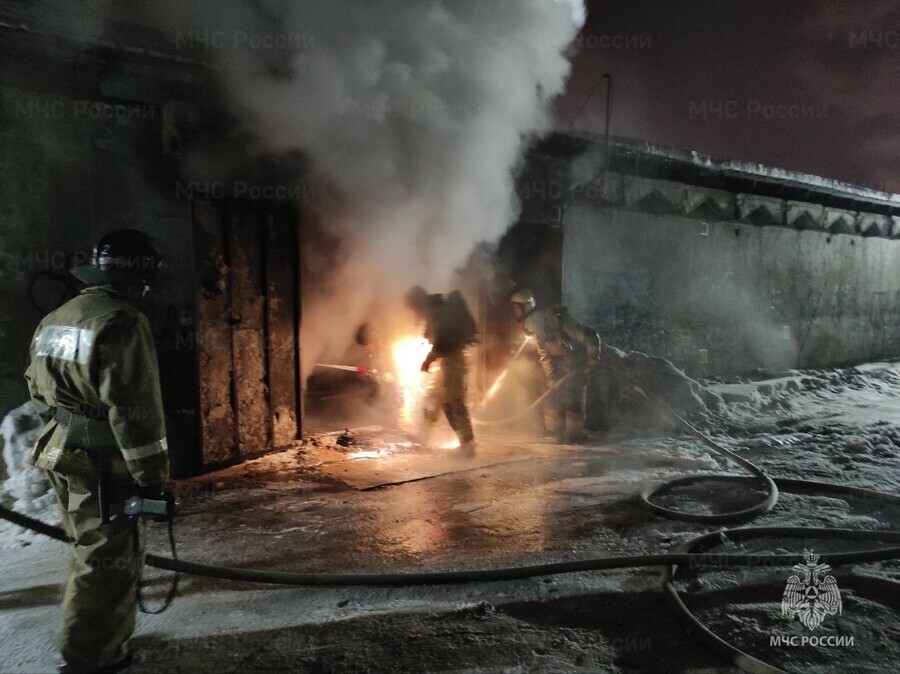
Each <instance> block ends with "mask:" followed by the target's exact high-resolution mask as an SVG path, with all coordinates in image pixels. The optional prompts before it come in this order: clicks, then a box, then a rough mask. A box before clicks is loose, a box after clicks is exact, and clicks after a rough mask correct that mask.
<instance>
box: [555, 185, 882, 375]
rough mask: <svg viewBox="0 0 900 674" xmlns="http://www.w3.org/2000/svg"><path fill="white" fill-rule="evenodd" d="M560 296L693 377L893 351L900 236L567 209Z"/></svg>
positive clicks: (628, 345)
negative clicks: (880, 236)
mask: <svg viewBox="0 0 900 674" xmlns="http://www.w3.org/2000/svg"><path fill="white" fill-rule="evenodd" d="M563 231H564V234H563V301H564V303H565V304H566V305H567V306H568V307H569V309H570V311H571V312H572V313H573V314H574V315H576V316H577V317H578V318H580V319H582V320H584V321H585V322H587V323H589V324H592V325H594V326H596V327H597V328H598V329H599V331H600V333H601V336H602V337H603V339H604V341H605V342H607V343H610V344H612V345H614V346H617V347H619V348H623V349H629V350H630V349H636V350H640V351H644V352H647V353H651V354H654V355H660V356H665V357H667V358H670V359H671V360H673V361H674V362H675V363H676V364H678V365H679V366H682V367H685V368H687V369H688V370H689V371H690V372H692V373H694V374H698V375H699V374H715V373H736V372H745V371H749V370H752V369H756V368H774V369H778V368H788V367H824V366H832V365H838V364H843V363H853V362H861V361H866V360H872V359H877V358H882V357H887V356H897V355H900V273H898V270H900V241H897V240H892V239H887V238H879V237H864V236H860V235H859V234H837V233H833V232H828V231H819V230H801V229H792V228H788V227H783V226H779V227H775V226H758V225H754V224H748V223H742V222H739V221H737V220H731V221H715V220H713V221H709V220H699V219H696V218H691V217H680V216H678V215H673V214H653V213H642V212H635V211H632V210H628V209H625V208H618V207H613V206H609V205H604V204H601V203H597V202H589V201H581V202H577V201H576V202H575V203H574V204H573V205H572V206H571V207H570V208H569V210H568V212H567V213H566V216H565V224H564V229H563Z"/></svg>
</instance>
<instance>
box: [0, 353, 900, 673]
mask: <svg viewBox="0 0 900 674" xmlns="http://www.w3.org/2000/svg"><path fill="white" fill-rule="evenodd" d="M710 385H711V387H712V388H713V389H714V390H715V391H716V392H717V393H719V394H720V395H721V396H722V397H723V399H724V400H725V404H724V405H723V406H722V407H721V409H718V410H715V411H713V412H712V413H711V414H710V416H709V417H708V418H706V419H703V420H700V421H699V422H698V423H699V425H700V426H701V427H703V428H705V429H707V430H709V431H710V433H711V434H712V435H713V436H714V437H715V438H716V439H718V440H719V441H721V442H722V443H723V444H726V446H728V447H730V448H732V449H734V450H735V451H737V452H738V453H740V454H741V455H742V456H744V457H746V458H748V459H750V460H752V461H754V462H756V463H757V464H758V465H760V466H762V467H763V468H764V469H765V470H767V471H768V472H769V473H770V474H771V475H772V476H775V477H800V478H807V479H815V480H821V481H830V482H836V483H842V484H849V485H855V486H862V487H867V488H870V489H877V490H880V491H885V492H889V493H894V494H897V493H898V486H900V460H898V459H900V368H898V366H897V365H896V364H893V363H881V364H873V365H867V366H864V367H857V368H850V369H844V370H829V371H815V372H789V373H784V374H783V375H782V376H778V377H775V378H770V379H767V380H765V381H755V382H752V381H749V380H746V381H729V382H714V383H712V382H711V383H710ZM480 441H481V442H482V444H483V445H484V447H485V450H484V451H485V452H488V451H490V447H491V446H492V445H497V446H501V445H503V446H507V447H508V446H510V444H513V445H516V443H522V439H521V438H516V437H513V436H509V435H499V434H496V435H493V436H492V435H491V434H490V433H488V432H484V433H482V434H481V436H480ZM354 442H356V443H358V446H357V447H353V446H351V447H341V446H340V445H339V444H338V443H337V442H336V439H335V437H334V436H320V437H317V438H312V439H310V440H308V441H307V442H305V443H303V444H302V445H299V446H298V447H297V448H294V449H291V450H288V451H284V452H280V453H277V454H272V455H269V456H266V457H264V458H262V459H259V460H256V461H251V462H248V463H246V464H243V465H241V466H237V467H234V468H231V469H227V470H225V471H220V472H219V473H216V474H213V475H207V476H203V477H201V478H195V479H193V480H189V481H183V482H181V483H179V484H178V489H179V491H180V492H181V494H182V497H183V499H184V515H183V517H182V518H181V519H180V521H179V523H178V526H177V538H178V542H179V546H180V547H179V553H180V556H182V557H183V558H184V559H188V560H194V561H201V562H207V563H217V564H223V565H229V566H244V567H253V568H265V569H278V570H291V571H298V572H299V571H304V572H322V573H349V572H372V571H415V570H420V569H425V568H428V569H471V568H489V567H498V566H513V565H524V564H533V563H541V562H547V561H551V560H566V559H578V558H588V557H606V556H620V555H627V554H640V553H652V552H662V551H666V550H670V549H672V548H673V547H674V546H676V545H677V544H679V543H681V542H683V541H685V540H687V539H689V538H691V537H693V536H694V535H697V534H700V533H705V532H708V531H712V530H715V528H714V527H710V526H706V525H702V524H695V523H686V522H675V521H668V520H662V519H658V518H655V517H653V516H651V515H649V514H648V513H647V512H645V511H644V510H643V509H642V507H641V506H640V503H639V501H638V499H637V494H638V493H639V492H640V490H641V489H642V488H643V487H644V486H645V485H646V484H648V483H657V482H661V481H664V480H667V479H670V478H673V477H678V476H681V475H684V474H693V473H702V472H721V473H726V472H729V473H733V472H735V469H734V468H732V467H729V466H727V465H725V464H724V462H723V461H721V460H719V459H717V458H714V457H713V456H712V455H711V453H710V452H709V451H708V450H707V449H706V448H705V447H703V446H702V445H700V444H699V443H698V442H696V441H694V440H692V439H690V438H686V437H669V438H631V439H625V438H624V437H621V436H619V437H615V436H612V437H608V438H605V439H604V440H603V441H599V440H598V441H597V442H594V443H591V444H588V445H585V446H581V447H575V448H571V447H570V448H564V449H563V450H560V451H559V452H558V453H557V454H555V455H553V456H547V455H546V451H545V452H544V454H542V455H538V454H535V455H534V458H529V451H530V450H529V449H528V445H527V444H522V447H523V449H522V456H523V458H524V459H525V460H520V461H515V462H504V463H498V464H495V465H486V466H481V467H478V468H475V469H466V467H465V466H464V465H463V466H459V470H457V471H456V472H451V473H448V474H444V475H441V476H438V477H432V478H428V479H422V480H418V481H414V482H408V483H404V484H397V485H392V486H386V487H382V488H378V489H372V490H366V491H358V490H355V489H352V488H349V487H348V486H346V485H345V484H343V483H341V482H339V481H336V480H335V479H333V478H331V477H328V476H327V475H325V473H323V472H322V471H323V466H324V465H325V464H329V465H333V462H335V461H338V462H340V461H346V460H352V461H360V462H369V463H367V464H364V463H360V464H359V465H360V466H363V467H364V466H370V469H371V471H372V473H373V474H376V473H377V472H378V470H379V464H378V462H379V461H383V460H384V459H383V453H379V452H380V450H381V449H385V448H388V447H389V446H392V443H394V439H393V438H391V437H389V435H387V434H386V435H384V436H379V435H378V434H377V433H376V434H374V435H372V434H370V435H368V436H365V437H363V436H362V435H360V437H358V438H357V439H355V440H354ZM379 443H380V444H379ZM516 446H518V445H516ZM535 446H536V445H535ZM545 449H546V448H545ZM353 451H360V452H361V453H360V454H359V455H358V457H359V458H351V455H352V453H353ZM404 451H407V450H405V449H404ZM366 457H371V458H366ZM708 491H714V490H708ZM694 495H695V496H697V497H699V498H703V497H704V496H706V497H708V498H707V500H706V501H705V502H701V503H691V502H688V505H689V506H691V507H694V508H696V509H698V510H706V511H715V510H717V509H720V508H722V507H723V503H726V502H729V501H730V505H729V506H728V507H732V506H733V505H734V504H737V503H739V502H741V501H742V500H747V498H748V495H747V494H740V493H735V490H734V489H733V487H729V488H728V489H726V490H725V491H724V492H715V493H700V494H694ZM776 524H777V525H785V526H811V527H812V526H816V527H848V528H860V529H866V530H870V531H872V532H877V531H878V530H890V529H894V530H897V529H900V507H897V506H889V505H884V504H882V503H880V502H878V501H871V500H865V499H857V498H848V497H843V496H837V495H834V494H824V493H804V494H797V493H783V494H782V496H781V499H780V501H779V504H778V506H777V507H776V508H775V510H774V511H773V512H772V513H770V514H768V515H766V516H765V517H760V518H758V519H756V520H754V521H753V522H751V523H747V524H745V525H743V526H758V525H765V526H771V525H776ZM25 543H27V544H25ZM863 545H864V546H865V547H877V546H878V545H879V541H878V540H877V534H874V533H873V540H872V541H871V542H868V541H866V542H864V544H860V543H853V544H845V543H842V542H840V541H834V540H815V539H812V538H804V539H793V540H792V539H786V538H784V539H778V540H769V539H760V540H756V541H750V542H747V543H742V544H737V543H734V542H731V541H729V540H724V541H723V545H722V548H721V549H722V550H723V551H729V552H731V551H738V550H754V551H756V550H759V551H765V550H769V551H773V552H788V551H790V552H802V551H803V549H805V548H806V549H810V548H811V549H814V550H815V551H816V552H818V553H820V554H821V555H822V557H823V561H824V562H826V563H827V562H828V553H829V552H831V551H835V550H838V549H847V548H848V547H861V546H863ZM150 549H151V550H152V551H154V552H156V553H159V554H167V552H166V547H165V545H164V538H163V532H162V530H161V528H157V530H155V531H154V532H153V533H152V536H151V544H150ZM0 550H2V553H0V554H2V560H3V573H2V575H0V671H3V672H36V671H37V672H41V671H50V670H52V668H53V666H54V664H55V660H54V655H53V648H52V641H53V636H54V634H55V632H56V631H57V630H58V627H59V617H58V603H59V601H60V594H61V588H60V583H61V582H62V581H63V579H64V577H65V565H66V551H65V548H64V547H63V546H62V545H61V544H58V543H55V542H51V541H46V540H42V539H32V541H31V542H28V541H23V540H22V539H20V538H17V534H16V530H15V527H12V526H10V525H6V524H0ZM791 573H792V572H791V571H790V570H789V569H777V568H774V569H771V568H753V569H740V568H738V569H726V570H722V571H704V572H702V573H695V574H692V575H685V576H684V579H683V580H681V581H679V586H680V587H681V588H682V589H683V590H684V591H685V592H686V598H687V601H688V603H689V605H691V606H692V607H693V608H694V609H695V610H696V611H697V613H698V614H699V615H700V616H701V617H702V618H703V619H704V620H705V621H707V624H708V625H709V627H710V628H711V629H712V630H713V631H714V632H716V633H717V634H718V635H719V636H721V637H723V638H725V639H726V640H728V641H730V642H733V643H735V644H736V645H739V646H740V647H741V648H743V649H744V650H746V651H748V652H750V653H751V654H753V655H755V656H756V657H759V658H761V659H763V660H766V661H768V662H771V663H774V664H777V665H778V666H780V667H783V668H785V669H787V670H789V671H803V672H826V671H840V672H845V671H854V672H860V671H864V672H896V671H900V645H898V641H900V639H898V638H900V584H898V583H900V562H885V563H876V564H866V565H859V566H854V567H848V566H841V567H834V568H833V569H832V571H831V573H832V574H833V575H834V577H835V578H836V581H837V584H838V586H839V588H840V590H841V596H842V601H843V610H842V614H841V615H837V616H829V617H827V618H826V620H825V623H824V624H823V625H822V626H821V627H820V628H818V630H817V631H816V632H815V633H814V634H815V635H818V636H829V635H834V636H842V637H849V636H852V637H853V638H854V642H853V645H852V646H849V645H845V646H831V647H828V646H820V647H809V646H806V647H801V646H795V647H791V646H780V647H774V648H773V647H771V646H770V645H769V644H770V638H771V637H784V636H791V635H797V636H802V635H805V634H810V633H809V632H808V631H807V630H806V628H805V627H803V626H802V625H800V624H799V623H797V622H793V621H791V620H789V619H788V618H785V617H783V616H782V615H781V596H782V593H783V591H784V587H785V583H786V581H787V579H788V577H789V576H790V575H791ZM147 576H148V580H149V582H150V583H151V585H150V588H149V590H148V594H150V595H151V598H156V599H158V598H160V597H161V596H162V595H163V593H164V591H165V589H166V587H167V580H168V576H167V575H166V574H165V573H162V572H159V571H156V570H148V573H147ZM135 645H136V646H137V647H138V648H139V649H140V655H139V659H138V662H137V664H136V665H134V666H133V667H132V671H135V672H159V671H183V672H244V671H310V672H320V671H335V672H347V671H349V672H364V671H377V672H399V671H403V672H406V671H410V672H419V671H477V672H498V671H503V672H518V671H546V672H560V671H583V672H598V671H603V672H605V671H613V672H632V671H640V672H644V671H647V672H650V671H653V672H661V671H665V672H693V673H699V672H732V671H737V670H736V668H735V667H734V666H733V665H731V664H730V663H729V662H727V661H726V660H723V659H722V658H721V657H720V656H719V655H717V654H716V653H714V652H712V651H710V650H709V649H708V648H707V647H706V646H705V645H703V643H702V642H701V641H699V640H698V639H697V637H696V636H695V635H694V634H693V633H692V632H689V631H688V630H687V629H686V628H684V627H683V626H682V625H681V624H680V623H679V622H678V615H677V613H676V612H675V611H674V610H673V609H672V607H671V606H670V604H669V603H667V601H666V600H665V598H664V596H663V594H662V593H661V592H660V590H659V579H658V570H657V569H649V568H648V569H636V570H622V571H616V572H597V573H582V574H571V575H561V576H552V577H542V578H534V579H529V580H523V581H508V582H502V583H492V584H490V583H481V584H474V585H448V586H440V587H430V588H429V587H410V588H285V587H279V586H260V585H250V584H236V583H227V582H222V581H214V580H210V579H205V578H197V577H190V578H185V579H183V581H182V585H181V596H180V597H179V598H178V599H177V600H176V602H175V604H174V605H173V607H172V608H171V609H170V610H169V611H167V612H166V613H165V614H163V615H160V616H143V617H142V618H141V619H140V621H139V628H138V631H137V633H136V635H135Z"/></svg>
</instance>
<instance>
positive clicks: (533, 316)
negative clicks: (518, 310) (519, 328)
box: [523, 307, 600, 378]
mask: <svg viewBox="0 0 900 674" xmlns="http://www.w3.org/2000/svg"><path fill="white" fill-rule="evenodd" d="M523 327H524V329H525V334H526V335H529V336H532V337H533V338H534V343H535V347H536V348H537V352H538V356H539V357H540V360H541V366H542V367H543V368H544V372H545V373H546V374H547V376H548V377H551V378H556V376H557V375H558V374H559V373H558V370H559V367H558V364H559V361H560V360H561V359H564V358H566V357H569V359H570V360H575V359H577V358H578V357H579V356H580V357H581V358H586V360H587V363H586V364H592V363H594V362H596V361H597V359H598V358H599V356H600V336H599V335H598V334H597V333H596V332H595V331H594V330H591V329H590V328H589V327H587V326H586V325H583V324H582V323H579V322H578V321H576V320H575V319H574V318H572V316H570V315H569V312H568V311H566V309H565V307H539V308H537V309H535V310H534V311H532V312H531V313H530V314H528V316H526V317H525V322H524V326H523Z"/></svg>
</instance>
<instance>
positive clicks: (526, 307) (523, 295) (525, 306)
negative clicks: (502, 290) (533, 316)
mask: <svg viewBox="0 0 900 674" xmlns="http://www.w3.org/2000/svg"><path fill="white" fill-rule="evenodd" d="M509 301H510V302H512V303H513V304H518V305H520V306H521V307H522V315H523V316H527V315H528V314H530V313H531V312H532V311H534V308H535V307H536V306H537V303H536V302H535V301H534V293H533V292H531V291H530V290H528V289H527V288H521V289H520V290H517V291H516V292H514V293H513V294H512V295H511V296H510V298H509Z"/></svg>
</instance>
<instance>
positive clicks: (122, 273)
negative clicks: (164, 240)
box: [72, 229, 162, 286]
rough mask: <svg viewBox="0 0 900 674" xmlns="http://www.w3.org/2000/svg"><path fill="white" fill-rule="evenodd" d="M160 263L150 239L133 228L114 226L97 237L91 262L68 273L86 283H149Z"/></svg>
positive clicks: (152, 280) (157, 253)
mask: <svg viewBox="0 0 900 674" xmlns="http://www.w3.org/2000/svg"><path fill="white" fill-rule="evenodd" d="M161 263H162V256H161V255H160V254H159V251H158V250H157V248H156V246H155V245H154V244H153V240H152V239H151V238H150V237H149V236H148V235H147V234H145V233H144V232H141V231H140V230H137V229H116V230H113V231H111V232H108V233H106V234H104V235H103V236H101V237H100V240H99V241H98V242H97V245H96V246H94V250H93V252H92V253H91V263H90V264H89V265H83V266H81V267H75V268H74V269H73V270H72V275H73V276H75V277H76V278H78V279H79V280H81V281H83V282H85V283H87V284H88V285H100V284H104V283H112V284H118V285H144V286H149V285H152V284H153V282H154V281H155V280H156V272H157V270H158V269H159V266H160V264H161Z"/></svg>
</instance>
